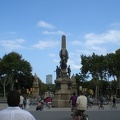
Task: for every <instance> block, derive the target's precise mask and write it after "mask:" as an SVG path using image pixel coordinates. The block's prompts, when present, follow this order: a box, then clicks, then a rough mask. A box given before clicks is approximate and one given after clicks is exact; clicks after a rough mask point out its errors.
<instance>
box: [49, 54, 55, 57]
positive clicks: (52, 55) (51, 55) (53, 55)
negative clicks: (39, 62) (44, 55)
mask: <svg viewBox="0 0 120 120" xmlns="http://www.w3.org/2000/svg"><path fill="white" fill-rule="evenodd" d="M48 56H50V57H55V56H56V55H55V54H53V53H51V54H49V55H48Z"/></svg>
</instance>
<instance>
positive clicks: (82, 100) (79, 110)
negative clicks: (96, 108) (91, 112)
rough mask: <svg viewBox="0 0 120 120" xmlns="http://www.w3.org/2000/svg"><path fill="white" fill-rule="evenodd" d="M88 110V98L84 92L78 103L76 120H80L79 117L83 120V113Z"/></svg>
mask: <svg viewBox="0 0 120 120" xmlns="http://www.w3.org/2000/svg"><path fill="white" fill-rule="evenodd" d="M86 109H87V97H86V96H85V95H84V94H83V92H81V93H80V96H79V97H78V98H77V102H76V120H79V116H80V118H81V119H83V113H84V112H85V111H86Z"/></svg>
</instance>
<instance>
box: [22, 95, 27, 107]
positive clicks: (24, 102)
mask: <svg viewBox="0 0 120 120" xmlns="http://www.w3.org/2000/svg"><path fill="white" fill-rule="evenodd" d="M23 105H24V109H25V108H26V96H25V97H24V100H23Z"/></svg>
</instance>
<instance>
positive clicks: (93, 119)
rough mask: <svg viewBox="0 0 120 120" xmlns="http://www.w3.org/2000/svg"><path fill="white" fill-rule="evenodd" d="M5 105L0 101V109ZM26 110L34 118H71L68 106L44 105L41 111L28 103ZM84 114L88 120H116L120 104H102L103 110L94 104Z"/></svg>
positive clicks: (119, 114)
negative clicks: (48, 106)
mask: <svg viewBox="0 0 120 120" xmlns="http://www.w3.org/2000/svg"><path fill="white" fill-rule="evenodd" d="M6 107H7V103H0V110H2V109H4V108H6ZM26 110H27V111H29V112H31V113H32V114H33V116H34V117H35V118H36V120H56V119H57V120H72V117H71V116H70V114H71V112H70V108H50V109H48V108H47V107H46V106H44V109H43V111H36V105H30V108H29V109H26ZM86 114H87V115H88V116H89V120H117V119H120V104H117V109H110V106H109V105H105V106H104V110H101V109H100V110H98V106H97V105H94V106H92V107H91V108H88V109H87V111H86Z"/></svg>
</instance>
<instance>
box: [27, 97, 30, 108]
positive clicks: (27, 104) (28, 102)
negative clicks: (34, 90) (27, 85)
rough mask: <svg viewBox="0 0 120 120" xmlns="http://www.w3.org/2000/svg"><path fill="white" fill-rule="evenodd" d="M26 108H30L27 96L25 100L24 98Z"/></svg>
mask: <svg viewBox="0 0 120 120" xmlns="http://www.w3.org/2000/svg"><path fill="white" fill-rule="evenodd" d="M26 108H27V109H28V108H30V99H29V97H28V96H27V98H26Z"/></svg>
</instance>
